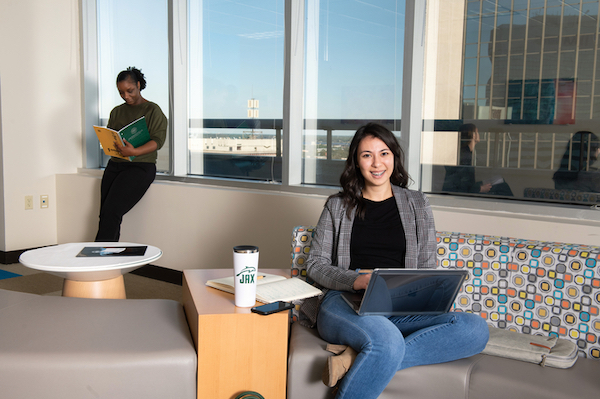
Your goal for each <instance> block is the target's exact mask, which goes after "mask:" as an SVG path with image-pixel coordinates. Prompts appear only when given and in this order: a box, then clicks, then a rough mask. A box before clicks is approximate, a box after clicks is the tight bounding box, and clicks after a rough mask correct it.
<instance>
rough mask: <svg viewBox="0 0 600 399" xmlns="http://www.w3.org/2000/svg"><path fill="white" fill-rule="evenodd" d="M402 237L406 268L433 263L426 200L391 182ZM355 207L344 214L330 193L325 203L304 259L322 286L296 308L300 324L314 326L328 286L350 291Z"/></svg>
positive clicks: (433, 245) (339, 200) (432, 227)
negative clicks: (298, 312)
mask: <svg viewBox="0 0 600 399" xmlns="http://www.w3.org/2000/svg"><path fill="white" fill-rule="evenodd" d="M392 192H393V194H394V198H395V199H396V204H397V205H398V212H399V213H400V220H401V221H402V226H403V228H404V235H405V239H406V255H405V258H404V261H405V267H406V268H407V269H415V268H434V267H436V255H435V248H436V245H437V244H436V237H435V224H434V221H433V214H432V212H431V207H430V206H429V200H428V199H427V197H426V196H425V194H423V193H422V192H420V191H413V190H408V189H405V188H401V187H398V186H394V185H392ZM355 215H356V209H354V210H353V211H352V213H351V215H350V218H348V217H347V215H346V208H345V207H344V204H343V201H342V198H340V197H330V198H329V199H328V200H327V203H326V204H325V207H324V209H323V212H322V213H321V217H320V218H319V223H318V224H317V227H316V230H315V235H314V237H313V240H312V243H311V248H310V254H309V257H308V260H307V263H306V271H307V276H308V278H309V279H310V280H312V281H314V282H315V283H316V284H315V285H316V286H318V287H319V288H321V289H322V290H323V295H321V296H319V297H315V298H309V299H306V300H305V301H304V303H303V304H302V306H301V308H300V312H301V313H302V315H303V317H302V319H304V318H306V319H308V320H303V321H304V324H307V325H309V326H311V327H314V325H315V324H316V320H317V313H318V310H319V305H320V302H321V300H322V299H323V297H324V296H325V294H326V293H327V291H328V290H330V289H332V290H336V291H353V289H352V285H353V284H354V280H355V279H356V278H357V277H358V275H357V272H356V271H354V270H348V268H349V267H350V238H351V236H352V225H353V223H354V217H355Z"/></svg>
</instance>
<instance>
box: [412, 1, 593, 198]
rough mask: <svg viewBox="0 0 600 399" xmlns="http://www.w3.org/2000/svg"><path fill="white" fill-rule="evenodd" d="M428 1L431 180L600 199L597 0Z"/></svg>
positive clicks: (475, 188)
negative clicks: (598, 169) (577, 0)
mask: <svg viewBox="0 0 600 399" xmlns="http://www.w3.org/2000/svg"><path fill="white" fill-rule="evenodd" d="M430 4H431V5H430V7H432V9H431V10H430V13H429V15H430V18H429V20H428V29H427V34H428V37H427V47H428V49H427V55H428V58H427V59H426V63H427V64H428V68H427V71H428V72H427V74H426V77H425V93H427V95H426V98H425V101H424V103H425V105H424V109H425V113H424V118H425V119H426V120H429V121H431V122H430V123H426V126H427V125H429V126H433V129H429V130H428V131H425V132H424V134H423V159H422V162H423V170H424V171H425V172H424V173H425V174H426V176H424V178H423V181H424V182H426V184H425V185H424V187H423V189H424V191H428V192H433V193H449V194H453V195H473V196H482V197H489V196H493V197H499V198H510V199H527V200H536V201H558V202H569V203H589V202H592V203H594V202H597V201H598V198H599V197H598V196H597V195H596V194H595V193H598V192H600V174H599V173H597V171H596V169H597V168H598V167H599V166H600V165H598V162H597V157H598V153H599V152H600V150H599V149H598V148H599V147H600V142H599V141H598V140H599V139H598V137H599V134H598V133H599V132H597V131H596V132H594V128H595V127H596V126H597V125H598V123H597V122H596V121H595V119H597V118H599V117H600V111H598V110H599V109H600V102H599V101H598V100H599V98H600V96H598V95H597V93H596V91H597V90H598V89H597V87H598V86H596V79H597V78H596V67H595V60H597V56H598V43H597V34H598V24H597V21H598V7H599V2H598V1H593V2H585V3H580V2H550V1H548V2H544V1H539V2H530V3H529V5H527V2H517V1H514V2H512V3H511V1H502V0H498V1H488V0H482V1H479V0H476V1H462V0H455V1H447V2H437V3H430ZM460 21H462V23H460ZM477 49H479V51H478V50H477ZM466 124H471V125H472V126H471V127H470V128H469V127H468V126H465V125H466ZM473 126H474V127H476V129H477V130H476V132H475V134H473V131H474V128H473ZM459 131H463V133H459ZM582 131H586V132H588V131H589V132H591V133H578V132H582Z"/></svg>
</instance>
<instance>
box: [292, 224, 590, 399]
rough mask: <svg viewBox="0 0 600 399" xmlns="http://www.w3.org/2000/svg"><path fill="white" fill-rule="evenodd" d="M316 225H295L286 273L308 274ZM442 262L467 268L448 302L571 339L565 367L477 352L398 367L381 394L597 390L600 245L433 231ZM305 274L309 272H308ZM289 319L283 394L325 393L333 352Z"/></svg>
mask: <svg viewBox="0 0 600 399" xmlns="http://www.w3.org/2000/svg"><path fill="white" fill-rule="evenodd" d="M313 234H314V228H313V227H311V226H298V227H296V228H295V229H294V231H293V233H292V259H291V262H292V275H293V276H298V277H301V278H306V270H305V267H304V265H305V262H306V259H307V258H308V254H309V252H310V243H311V240H312V238H313ZM437 241H438V246H437V256H438V267H439V268H459V269H465V270H468V271H469V277H468V279H467V281H466V282H465V284H464V286H463V288H462V290H461V292H460V293H459V295H458V297H457V299H456V301H455V304H454V311H457V312H473V313H476V314H479V315H480V316H481V317H483V318H484V319H486V321H487V322H488V324H489V325H490V326H492V327H497V328H504V329H510V330H512V331H517V332H519V333H523V334H539V335H547V336H558V337H559V338H562V339H567V340H571V341H573V342H575V343H576V344H577V345H578V348H579V358H578V360H577V362H576V363H575V365H574V366H573V367H571V368H569V369H557V368H551V367H542V366H540V365H537V364H533V363H525V362H521V361H517V360H512V359H506V358H500V357H495V356H489V355H482V354H479V355H476V356H472V357H470V358H467V359H461V360H457V361H453V362H449V363H444V364H437V365H429V366H419V367H413V368H409V369H405V370H402V371H399V372H398V373H397V374H396V376H395V377H394V378H393V379H392V381H391V382H390V384H389V385H388V387H387V388H386V389H385V391H384V392H383V394H382V395H381V396H380V398H383V399H391V398H403V399H409V398H433V397H438V398H461V399H463V398H469V399H479V398H481V399H495V398H498V399H500V398H527V399H535V398H540V399H551V398H556V399H559V398H560V399H564V398H580V397H584V398H585V397H590V398H591V397H598V395H599V394H600V343H599V337H600V315H599V309H600V247H596V246H584V245H575V244H567V243H550V242H539V241H530V240H522V239H515V238H507V237H491V236H484V235H474V234H464V233H452V232H438V233H437ZM309 282H310V281H309ZM296 305H297V306H296V309H295V310H294V319H295V322H294V323H293V324H292V328H291V333H290V334H291V336H290V347H289V348H290V349H289V358H288V396H287V397H288V399H301V398H314V399H321V398H329V397H332V396H331V388H328V387H326V386H325V385H324V384H323V383H322V382H321V372H322V371H323V368H324V365H325V361H326V359H327V357H328V356H330V355H331V354H330V353H329V352H327V351H325V346H326V344H327V343H326V342H325V341H323V340H322V339H321V338H320V337H319V335H318V333H317V332H316V330H314V329H309V328H306V327H304V326H302V325H301V324H300V323H298V322H297V318H298V317H299V314H298V311H297V309H298V308H299V303H298V302H297V303H296Z"/></svg>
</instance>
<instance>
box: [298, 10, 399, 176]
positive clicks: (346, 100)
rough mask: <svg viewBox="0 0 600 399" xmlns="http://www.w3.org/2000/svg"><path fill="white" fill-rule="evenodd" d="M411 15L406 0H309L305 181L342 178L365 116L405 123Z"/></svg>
mask: <svg viewBox="0 0 600 399" xmlns="http://www.w3.org/2000/svg"><path fill="white" fill-rule="evenodd" d="M404 19H405V2H404V1H399V0H388V1H374V0H370V1H348V0H328V1H317V0H307V1H306V35H305V91H304V93H305V103H304V117H305V130H304V136H303V153H302V154H303V169H302V172H303V173H302V182H303V183H305V184H323V185H336V186H337V185H339V177H340V174H341V172H342V169H343V165H344V160H345V159H346V156H347V153H348V147H349V144H350V140H351V138H352V136H353V135H354V132H355V131H356V129H357V128H358V127H360V126H362V125H364V124H365V123H367V122H369V121H379V122H381V123H384V124H386V125H387V126H388V127H389V128H390V130H392V131H399V130H400V118H401V108H402V102H401V96H402V70H403V69H402V64H403V57H404V51H403V50H404ZM398 133H399V132H398Z"/></svg>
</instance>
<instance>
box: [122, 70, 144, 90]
mask: <svg viewBox="0 0 600 399" xmlns="http://www.w3.org/2000/svg"><path fill="white" fill-rule="evenodd" d="M127 79H129V80H132V81H133V82H134V83H138V82H139V84H140V91H142V90H144V89H145V88H146V79H145V78H144V74H143V73H142V71H141V70H139V69H137V68H136V67H129V68H127V69H126V70H124V71H121V72H119V74H118V75H117V83H119V82H122V81H124V80H127Z"/></svg>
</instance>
